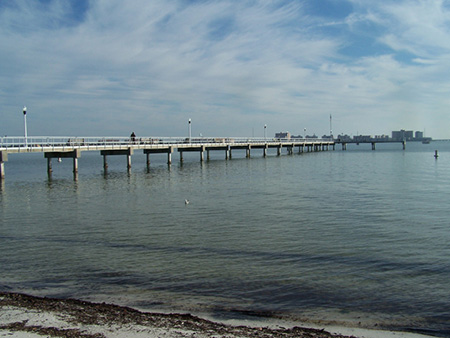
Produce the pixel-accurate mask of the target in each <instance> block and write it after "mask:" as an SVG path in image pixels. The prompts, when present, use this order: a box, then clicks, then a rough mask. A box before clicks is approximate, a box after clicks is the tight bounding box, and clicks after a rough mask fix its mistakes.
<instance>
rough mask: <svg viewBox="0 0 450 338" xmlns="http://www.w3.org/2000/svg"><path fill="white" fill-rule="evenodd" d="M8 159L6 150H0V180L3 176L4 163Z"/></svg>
mask: <svg viewBox="0 0 450 338" xmlns="http://www.w3.org/2000/svg"><path fill="white" fill-rule="evenodd" d="M6 161H8V153H7V152H6V151H0V180H2V179H4V178H5V164H4V162H6Z"/></svg>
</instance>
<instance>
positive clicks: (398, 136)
mask: <svg viewBox="0 0 450 338" xmlns="http://www.w3.org/2000/svg"><path fill="white" fill-rule="evenodd" d="M392 139H393V140H394V141H403V140H405V141H412V140H413V139H414V132H413V131H412V130H404V129H402V130H399V131H393V132H392Z"/></svg>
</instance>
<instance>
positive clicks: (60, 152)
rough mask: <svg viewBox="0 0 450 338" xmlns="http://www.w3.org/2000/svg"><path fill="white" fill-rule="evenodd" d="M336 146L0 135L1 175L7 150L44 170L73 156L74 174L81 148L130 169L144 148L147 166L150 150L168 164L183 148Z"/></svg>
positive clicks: (227, 152)
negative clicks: (37, 157) (31, 158)
mask: <svg viewBox="0 0 450 338" xmlns="http://www.w3.org/2000/svg"><path fill="white" fill-rule="evenodd" d="M330 147H331V148H332V149H333V150H334V149H335V142H334V141H333V140H331V139H266V138H236V137H206V138H205V137H201V138H183V137H143V138H133V139H131V138H129V137H46V136H44V137H27V138H24V137H2V138H0V179H4V178H5V162H7V161H8V154H13V153H36V152H40V153H43V154H44V158H45V159H47V172H48V175H49V176H50V175H51V173H52V159H55V158H56V159H61V158H72V159H73V173H74V178H75V179H76V178H77V175H78V158H80V157H81V154H82V152H84V151H99V152H100V155H101V156H103V167H104V170H105V171H106V170H107V168H108V157H109V156H118V155H121V156H125V157H126V166H127V169H128V170H130V169H131V157H132V155H133V154H134V152H135V151H143V153H144V154H146V156H147V167H149V166H150V155H151V154H161V153H164V154H167V164H168V165H171V164H172V154H173V153H174V152H175V151H177V152H178V153H179V156H180V162H181V163H182V162H183V153H184V152H198V153H199V155H200V156H199V158H200V161H204V160H205V153H206V160H209V158H210V157H209V155H210V151H223V152H224V159H225V160H228V159H231V158H232V152H233V150H236V149H245V151H246V157H247V158H250V157H251V152H252V151H253V150H259V151H262V156H264V157H266V156H267V151H268V149H270V148H276V149H277V156H281V154H282V151H283V149H286V152H287V154H293V153H294V152H295V151H296V150H297V151H298V153H303V152H318V151H326V150H329V149H330Z"/></svg>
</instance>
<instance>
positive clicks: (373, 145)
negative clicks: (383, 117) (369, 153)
mask: <svg viewBox="0 0 450 338" xmlns="http://www.w3.org/2000/svg"><path fill="white" fill-rule="evenodd" d="M372 150H375V142H372Z"/></svg>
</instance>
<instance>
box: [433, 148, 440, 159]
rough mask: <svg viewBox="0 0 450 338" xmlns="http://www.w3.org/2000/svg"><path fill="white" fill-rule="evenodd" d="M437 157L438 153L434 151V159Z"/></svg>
mask: <svg viewBox="0 0 450 338" xmlns="http://www.w3.org/2000/svg"><path fill="white" fill-rule="evenodd" d="M438 157H439V155H438V151H437V150H435V151H434V158H438Z"/></svg>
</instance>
